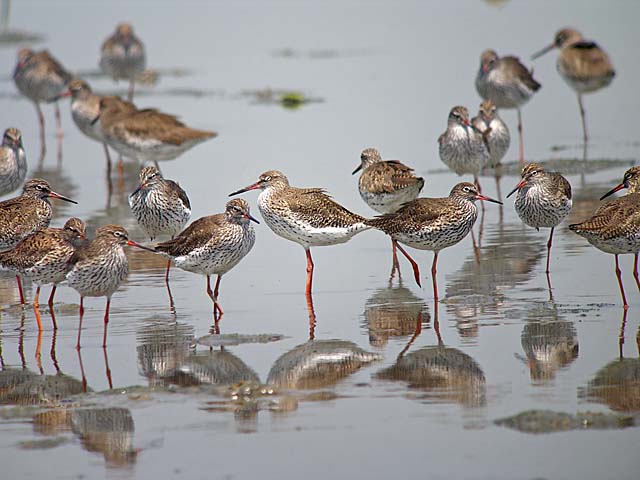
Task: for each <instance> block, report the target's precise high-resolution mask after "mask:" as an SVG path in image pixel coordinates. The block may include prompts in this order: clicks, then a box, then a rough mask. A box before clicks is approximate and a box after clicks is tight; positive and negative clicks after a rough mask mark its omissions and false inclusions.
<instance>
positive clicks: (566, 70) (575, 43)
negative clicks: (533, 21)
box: [532, 28, 616, 143]
mask: <svg viewBox="0 0 640 480" xmlns="http://www.w3.org/2000/svg"><path fill="white" fill-rule="evenodd" d="M553 48H559V49H560V55H559V56H558V60H557V62H556V67H557V69H558V72H559V73H560V76H562V78H563V79H564V81H565V82H567V84H568V85H569V86H570V87H571V89H573V91H574V92H576V94H577V95H578V105H579V107H580V118H581V119H582V133H583V138H584V142H585V143H587V141H588V140H589V135H588V134H587V124H586V119H585V110H584V106H583V104H582V95H583V94H584V93H590V92H595V91H596V90H600V89H601V88H604V87H606V86H607V85H609V84H610V83H611V82H612V81H613V77H615V74H616V72H615V70H614V69H613V65H612V64H611V60H610V59H609V55H607V53H606V52H605V51H604V50H602V48H600V46H598V44H596V43H595V42H592V41H588V40H585V39H584V38H583V36H582V34H581V33H580V32H578V31H577V30H575V29H573V28H563V29H561V30H558V32H556V34H555V37H554V40H553V43H552V44H551V45H548V46H547V47H545V48H543V49H542V50H540V51H539V52H536V53H534V54H533V56H532V58H533V59H535V58H538V57H540V56H541V55H544V54H545V53H547V52H548V51H550V50H552V49H553Z"/></svg>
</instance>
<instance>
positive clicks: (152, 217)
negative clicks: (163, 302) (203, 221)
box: [129, 167, 191, 282]
mask: <svg viewBox="0 0 640 480" xmlns="http://www.w3.org/2000/svg"><path fill="white" fill-rule="evenodd" d="M129 206H130V207H131V212H132V213H133V216H134V217H135V219H136V221H137V222H138V225H140V226H141V227H142V229H143V230H144V231H145V232H146V234H147V235H148V236H149V239H150V240H151V241H153V240H155V238H156V237H159V236H169V237H171V238H174V237H175V236H176V235H177V234H178V233H180V231H182V229H183V228H184V226H185V225H186V224H187V222H188V221H189V217H191V203H189V197H187V193H186V192H185V191H184V190H183V189H182V188H181V187H180V185H178V184H177V183H176V182H174V181H173V180H168V179H166V178H164V177H163V176H162V173H160V171H159V170H158V169H157V168H156V167H145V168H143V169H142V170H140V184H139V185H138V188H136V189H135V190H134V192H133V193H132V194H131V195H130V196H129ZM170 268H171V260H169V261H168V262H167V273H166V275H165V281H167V282H168V281H169V269H170Z"/></svg>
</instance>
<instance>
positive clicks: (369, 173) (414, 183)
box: [352, 148, 424, 276]
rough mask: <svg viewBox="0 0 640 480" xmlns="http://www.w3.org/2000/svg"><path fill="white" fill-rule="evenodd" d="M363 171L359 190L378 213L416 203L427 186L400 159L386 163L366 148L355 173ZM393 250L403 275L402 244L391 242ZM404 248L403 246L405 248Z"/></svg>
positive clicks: (394, 257) (398, 268) (394, 268)
mask: <svg viewBox="0 0 640 480" xmlns="http://www.w3.org/2000/svg"><path fill="white" fill-rule="evenodd" d="M360 170H362V174H361V175H360V179H359V180H358V189H359V190H360V196H361V197H362V199H363V200H364V202H365V203H366V204H367V205H369V207H371V208H372V209H373V210H375V211H376V212H378V213H393V212H395V211H396V210H398V209H399V208H400V207H401V206H402V205H403V204H405V203H407V202H410V201H411V200H415V199H416V198H417V197H418V194H419V193H420V191H421V190H422V188H423V187H424V178H422V177H416V176H415V175H414V173H413V168H410V167H407V166H406V165H404V164H403V163H401V162H399V161H398V160H382V157H381V156H380V152H378V150H376V149H375V148H365V149H364V150H363V151H362V153H361V154H360V165H358V167H357V168H356V169H355V170H354V171H353V172H352V175H355V174H356V173H358V172H359V171H360ZM391 244H392V248H393V269H392V270H391V276H393V274H394V273H395V271H396V270H398V272H400V265H399V263H398V255H397V253H396V248H397V247H398V242H396V241H395V240H393V239H392V240H391ZM401 248H402V247H401Z"/></svg>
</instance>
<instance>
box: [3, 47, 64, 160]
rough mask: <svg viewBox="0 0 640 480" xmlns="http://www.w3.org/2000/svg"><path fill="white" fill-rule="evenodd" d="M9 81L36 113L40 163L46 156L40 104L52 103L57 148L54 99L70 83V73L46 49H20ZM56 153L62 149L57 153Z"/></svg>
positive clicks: (55, 105)
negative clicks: (38, 128)
mask: <svg viewBox="0 0 640 480" xmlns="http://www.w3.org/2000/svg"><path fill="white" fill-rule="evenodd" d="M13 80H14V81H15V83H16V86H17V87H18V90H20V93H22V94H23V95H24V96H25V97H27V98H28V99H29V100H31V101H32V102H33V104H34V105H35V107H36V111H37V112H38V120H39V122H40V142H41V150H40V152H41V153H40V156H41V160H42V159H44V155H45V153H46V144H45V135H44V115H43V114H42V110H41V109H40V103H42V102H45V103H51V102H54V107H55V114H56V126H57V129H58V147H60V146H61V144H62V124H61V122H60V107H59V106H58V103H57V100H58V99H59V98H60V96H61V95H62V94H63V92H64V91H65V90H66V87H67V84H68V83H69V81H71V74H70V73H69V72H67V71H66V70H65V69H64V67H63V66H62V65H61V64H60V62H58V60H56V59H55V58H54V57H53V56H52V55H51V54H50V53H49V51H48V50H42V51H40V52H34V51H33V50H31V49H28V48H23V49H21V50H19V51H18V64H17V65H16V68H15V70H14V71H13ZM59 151H60V152H61V151H62V150H59Z"/></svg>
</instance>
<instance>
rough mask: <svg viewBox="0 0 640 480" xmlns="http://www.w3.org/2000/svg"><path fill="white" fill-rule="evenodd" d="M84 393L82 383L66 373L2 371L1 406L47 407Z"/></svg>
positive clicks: (26, 370)
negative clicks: (43, 373) (42, 373)
mask: <svg viewBox="0 0 640 480" xmlns="http://www.w3.org/2000/svg"><path fill="white" fill-rule="evenodd" d="M82 391H83V390H82V382H80V381H79V380H76V379H75V378H73V377H70V376H68V375H65V374H64V373H56V374H55V375H41V374H39V373H35V372H32V371H31V370H28V369H26V368H20V369H18V368H6V369H4V370H2V371H0V404H4V405H47V404H51V403H58V402H60V401H61V400H63V399H65V398H67V397H69V396H71V395H77V394H79V393H82Z"/></svg>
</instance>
